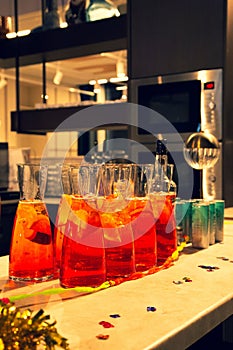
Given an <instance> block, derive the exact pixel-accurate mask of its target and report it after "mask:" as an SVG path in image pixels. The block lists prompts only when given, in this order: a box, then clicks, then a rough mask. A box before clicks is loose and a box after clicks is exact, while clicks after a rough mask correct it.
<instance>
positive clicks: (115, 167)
mask: <svg viewBox="0 0 233 350" xmlns="http://www.w3.org/2000/svg"><path fill="white" fill-rule="evenodd" d="M131 169H132V168H131V165H130V164H105V165H102V167H101V172H100V176H99V186H98V195H99V197H98V208H99V210H100V220H101V225H102V227H103V231H104V245H105V253H106V276H107V279H114V278H117V277H128V276H130V274H132V273H133V272H135V254H134V237H133V229H132V224H131V216H130V213H129V207H128V202H129V200H128V198H129V197H130V196H131V193H132V191H133V182H132V178H131V176H132V175H131Z"/></svg>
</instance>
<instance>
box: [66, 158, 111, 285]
mask: <svg viewBox="0 0 233 350" xmlns="http://www.w3.org/2000/svg"><path fill="white" fill-rule="evenodd" d="M99 168H100V165H98V164H92V165H91V164H90V165H89V164H88V165H81V166H78V167H75V166H72V167H71V169H70V181H71V186H72V195H71V210H70V211H69V214H68V218H67V223H66V227H65V234H64V237H63V244H62V255H61V265H60V284H61V286H62V287H64V288H70V287H77V286H91V287H96V286H99V285H100V284H102V283H103V282H104V281H105V280H106V270H105V250H104V240H103V230H102V227H101V222H100V217H99V213H98V210H97V208H96V201H97V197H96V189H97V186H96V185H97V178H98V172H99Z"/></svg>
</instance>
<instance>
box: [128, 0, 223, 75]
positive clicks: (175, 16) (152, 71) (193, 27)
mask: <svg viewBox="0 0 233 350" xmlns="http://www.w3.org/2000/svg"><path fill="white" fill-rule="evenodd" d="M225 7H226V1H221V0H220V1H219V0H204V1H203V0H195V1H190V0H189V1H187V0H178V1H174V0H163V1H161V0H144V1H141V0H134V1H131V2H130V3H129V6H128V18H129V30H130V35H129V46H128V52H129V77H130V79H135V78H143V77H151V76H156V75H163V74H175V73H180V72H187V71H194V70H199V69H207V68H209V69H211V68H217V67H222V65H223V61H224V47H225V41H224V31H225V29H224V18H225V11H226V8H225Z"/></svg>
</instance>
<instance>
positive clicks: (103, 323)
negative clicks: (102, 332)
mask: <svg viewBox="0 0 233 350" xmlns="http://www.w3.org/2000/svg"><path fill="white" fill-rule="evenodd" d="M99 324H100V325H101V326H103V327H104V328H113V327H115V326H114V325H113V324H112V323H110V322H107V321H100V322H99Z"/></svg>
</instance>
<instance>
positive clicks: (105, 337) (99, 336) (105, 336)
mask: <svg viewBox="0 0 233 350" xmlns="http://www.w3.org/2000/svg"><path fill="white" fill-rule="evenodd" d="M96 338H97V339H102V340H107V339H108V338H109V334H98V335H97V336H96Z"/></svg>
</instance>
